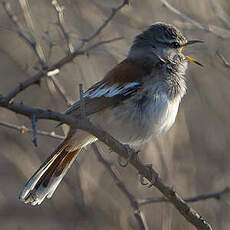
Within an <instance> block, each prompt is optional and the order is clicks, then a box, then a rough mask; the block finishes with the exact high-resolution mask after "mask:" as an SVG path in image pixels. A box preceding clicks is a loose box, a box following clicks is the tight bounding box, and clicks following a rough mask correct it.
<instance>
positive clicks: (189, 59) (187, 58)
mask: <svg viewBox="0 0 230 230" xmlns="http://www.w3.org/2000/svg"><path fill="white" fill-rule="evenodd" d="M203 42H204V41H202V40H190V41H188V42H187V43H185V44H184V45H183V46H182V47H181V48H180V52H182V50H183V48H184V47H185V46H188V45H193V44H195V43H203ZM185 58H186V60H187V61H188V62H193V63H195V64H197V65H200V66H203V65H202V64H201V63H200V62H198V61H197V60H196V59H194V58H191V57H189V56H185Z"/></svg>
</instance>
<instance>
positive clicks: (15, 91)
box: [2, 37, 122, 103]
mask: <svg viewBox="0 0 230 230" xmlns="http://www.w3.org/2000/svg"><path fill="white" fill-rule="evenodd" d="M121 39H122V38H121V37H118V38H114V39H110V40H105V41H101V42H98V43H96V44H93V45H91V46H89V47H87V48H85V49H82V50H76V51H75V52H73V53H72V54H71V55H68V56H65V57H63V58H62V59H60V60H59V61H58V62H56V63H55V64H53V65H51V66H50V67H48V68H47V69H43V70H42V71H40V72H38V73H36V74H35V75H33V76H32V77H30V78H28V79H27V80H25V81H24V82H22V83H20V84H19V85H18V86H17V87H16V88H15V89H13V90H12V91H11V92H9V93H8V95H7V96H6V97H5V98H4V99H5V102H6V103H8V102H9V101H11V100H12V99H13V98H14V97H15V96H16V95H17V94H18V93H20V92H21V91H23V90H24V89H26V88H27V87H29V86H31V85H33V84H35V83H37V82H39V81H40V80H41V78H43V77H44V76H46V75H47V74H48V73H49V72H50V71H54V70H56V69H58V70H59V69H61V68H62V67H63V66H64V65H65V64H67V63H70V62H72V61H73V59H74V58H75V57H77V56H80V55H84V54H87V53H88V52H90V51H91V50H93V49H95V48H96V47H98V46H101V45H105V44H108V43H111V42H114V41H118V40H121ZM2 99H3V98H2Z"/></svg>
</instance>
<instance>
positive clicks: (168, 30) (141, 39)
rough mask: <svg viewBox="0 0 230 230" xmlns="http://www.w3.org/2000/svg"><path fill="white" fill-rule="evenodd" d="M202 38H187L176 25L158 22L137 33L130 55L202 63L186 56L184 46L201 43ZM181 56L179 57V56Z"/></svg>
mask: <svg viewBox="0 0 230 230" xmlns="http://www.w3.org/2000/svg"><path fill="white" fill-rule="evenodd" d="M201 42H203V41H201V40H189V41H188V40H187V39H186V38H185V36H184V35H183V34H182V33H181V32H180V31H179V30H178V29H177V28H176V27H175V26H172V25H169V24H165V23H156V24H153V25H151V26H150V27H149V28H148V29H147V30H145V31H144V32H142V33H141V34H139V35H137V36H136V38H135V40H134V42H133V45H132V47H131V49H130V52H129V56H131V57H135V56H139V57H141V56H143V57H145V56H148V57H150V58H152V59H155V61H156V62H157V59H160V60H161V61H172V62H173V61H176V60H179V59H180V60H183V61H184V62H186V61H187V62H193V63H196V64H198V65H201V66H202V64H201V63H199V62H198V61H196V60H195V59H194V58H191V57H189V56H184V55H183V53H182V50H183V48H185V47H187V46H190V45H192V44H196V43H201ZM178 57H179V58H178Z"/></svg>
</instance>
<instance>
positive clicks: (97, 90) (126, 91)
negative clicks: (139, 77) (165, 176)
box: [65, 82, 141, 114]
mask: <svg viewBox="0 0 230 230" xmlns="http://www.w3.org/2000/svg"><path fill="white" fill-rule="evenodd" d="M140 86H141V83H140V82H131V83H130V82H129V83H122V84H118V83H114V84H113V85H110V86H108V85H106V84H105V83H101V84H100V85H97V87H93V88H90V89H89V90H87V91H86V92H85V93H84V95H83V96H84V98H90V99H93V98H99V97H108V98H110V97H114V96H117V95H121V96H129V95H131V94H132V93H134V92H135V91H136V90H137V89H138V88H139V87H140ZM79 102H80V100H79V99H78V100H76V101H75V102H74V104H73V105H72V106H70V107H69V108H68V109H67V110H66V111H65V113H66V114H69V113H70V112H72V111H73V110H74V109H75V108H77V107H78V105H79Z"/></svg>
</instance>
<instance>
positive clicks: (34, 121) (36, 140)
mask: <svg viewBox="0 0 230 230" xmlns="http://www.w3.org/2000/svg"><path fill="white" fill-rule="evenodd" d="M31 123H32V130H33V143H34V146H35V147H37V146H38V139H37V118H36V115H33V116H32V119H31Z"/></svg>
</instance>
